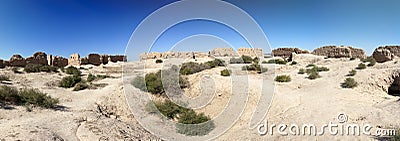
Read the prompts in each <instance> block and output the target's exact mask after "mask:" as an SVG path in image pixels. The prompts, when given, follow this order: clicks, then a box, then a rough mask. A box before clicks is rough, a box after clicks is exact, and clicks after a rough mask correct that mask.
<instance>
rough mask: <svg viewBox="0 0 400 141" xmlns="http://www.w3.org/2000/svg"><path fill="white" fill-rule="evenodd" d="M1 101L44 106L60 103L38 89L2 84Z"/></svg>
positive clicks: (0, 87) (0, 88)
mask: <svg viewBox="0 0 400 141" xmlns="http://www.w3.org/2000/svg"><path fill="white" fill-rule="evenodd" d="M0 102H1V103H3V104H7V103H8V104H13V105H34V106H39V107H43V108H54V107H55V106H56V104H58V103H59V100H58V99H55V98H52V97H50V96H48V95H47V94H45V93H42V92H40V91H39V90H38V89H28V88H24V89H21V90H20V91H18V90H17V89H16V88H14V87H9V86H0Z"/></svg>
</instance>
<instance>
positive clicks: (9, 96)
mask: <svg viewBox="0 0 400 141" xmlns="http://www.w3.org/2000/svg"><path fill="white" fill-rule="evenodd" d="M0 102H1V103H2V104H8V103H9V104H13V105H17V104H21V103H22V99H21V97H20V95H19V94H18V90H17V88H14V87H9V86H0Z"/></svg>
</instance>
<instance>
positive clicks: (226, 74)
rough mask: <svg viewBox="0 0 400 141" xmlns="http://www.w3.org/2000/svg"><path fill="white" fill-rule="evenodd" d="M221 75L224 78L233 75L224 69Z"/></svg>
mask: <svg viewBox="0 0 400 141" xmlns="http://www.w3.org/2000/svg"><path fill="white" fill-rule="evenodd" d="M221 75H222V76H230V75H231V71H230V70H228V69H224V70H222V71H221Z"/></svg>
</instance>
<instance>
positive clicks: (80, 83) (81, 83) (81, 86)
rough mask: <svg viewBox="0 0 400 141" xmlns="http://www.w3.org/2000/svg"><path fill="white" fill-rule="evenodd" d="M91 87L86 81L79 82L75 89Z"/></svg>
mask: <svg viewBox="0 0 400 141" xmlns="http://www.w3.org/2000/svg"><path fill="white" fill-rule="evenodd" d="M88 87H89V85H88V84H86V83H84V82H79V83H77V84H76V85H75V87H74V89H73V91H80V90H84V89H87V88H88Z"/></svg>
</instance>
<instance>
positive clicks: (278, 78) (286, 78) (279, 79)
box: [275, 75, 292, 82]
mask: <svg viewBox="0 0 400 141" xmlns="http://www.w3.org/2000/svg"><path fill="white" fill-rule="evenodd" d="M291 80H292V79H291V78H290V76H289V75H278V76H276V77H275V81H276V82H290V81H291Z"/></svg>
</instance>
